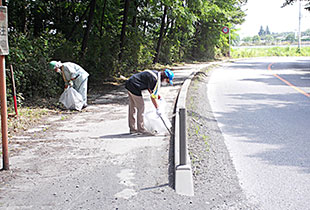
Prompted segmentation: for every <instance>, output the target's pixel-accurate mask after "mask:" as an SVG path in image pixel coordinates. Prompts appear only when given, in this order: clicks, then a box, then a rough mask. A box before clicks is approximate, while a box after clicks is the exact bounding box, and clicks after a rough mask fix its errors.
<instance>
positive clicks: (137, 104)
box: [128, 91, 145, 132]
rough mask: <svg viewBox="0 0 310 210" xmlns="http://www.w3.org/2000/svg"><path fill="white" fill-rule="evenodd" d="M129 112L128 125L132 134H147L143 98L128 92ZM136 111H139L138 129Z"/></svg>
mask: <svg viewBox="0 0 310 210" xmlns="http://www.w3.org/2000/svg"><path fill="white" fill-rule="evenodd" d="M128 98H129V110H128V125H129V129H130V132H136V131H138V132H145V128H144V121H143V115H144V100H143V97H142V96H136V95H134V94H132V93H131V92H130V91H128ZM136 110H137V127H136V119H135V115H136Z"/></svg>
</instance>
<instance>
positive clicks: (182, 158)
mask: <svg viewBox="0 0 310 210" xmlns="http://www.w3.org/2000/svg"><path fill="white" fill-rule="evenodd" d="M179 115H180V117H179V121H180V165H186V163H187V160H186V157H187V154H186V109H185V108H180V109H179Z"/></svg>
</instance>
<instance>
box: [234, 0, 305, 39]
mask: <svg viewBox="0 0 310 210" xmlns="http://www.w3.org/2000/svg"><path fill="white" fill-rule="evenodd" d="M284 2H285V0H248V3H247V4H246V5H245V6H243V7H242V9H243V11H245V12H246V14H247V16H246V17H245V22H244V23H243V24H242V25H238V26H236V27H235V28H237V29H240V31H239V32H238V33H239V35H240V37H241V38H244V37H246V36H254V35H257V34H258V32H259V29H260V27H261V26H263V29H264V30H265V29H266V26H268V27H269V31H270V32H271V33H273V32H274V33H277V32H279V33H280V32H291V31H292V32H293V31H296V32H297V31H298V24H299V21H298V19H299V3H298V2H295V3H294V4H293V5H288V6H286V7H284V8H281V6H282V5H283V3H284ZM301 2H302V5H304V4H305V3H304V2H303V1H301ZM301 14H302V19H301V31H305V30H307V29H310V12H309V11H307V10H305V9H301Z"/></svg>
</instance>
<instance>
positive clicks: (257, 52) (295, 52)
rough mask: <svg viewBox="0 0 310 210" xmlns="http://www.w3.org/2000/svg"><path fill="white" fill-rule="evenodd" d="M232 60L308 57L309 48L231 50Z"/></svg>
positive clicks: (309, 53) (309, 54)
mask: <svg viewBox="0 0 310 210" xmlns="http://www.w3.org/2000/svg"><path fill="white" fill-rule="evenodd" d="M231 55H232V58H249V57H271V56H310V47H302V48H301V49H300V50H299V49H298V47H291V46H287V47H266V48H237V49H232V54H231Z"/></svg>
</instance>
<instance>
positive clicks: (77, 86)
mask: <svg viewBox="0 0 310 210" xmlns="http://www.w3.org/2000/svg"><path fill="white" fill-rule="evenodd" d="M87 81H88V78H86V79H85V80H83V81H82V83H81V84H79V83H73V88H74V89H76V91H77V92H79V93H80V94H81V95H82V98H83V105H84V106H87Z"/></svg>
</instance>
